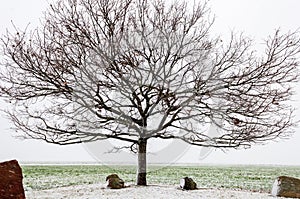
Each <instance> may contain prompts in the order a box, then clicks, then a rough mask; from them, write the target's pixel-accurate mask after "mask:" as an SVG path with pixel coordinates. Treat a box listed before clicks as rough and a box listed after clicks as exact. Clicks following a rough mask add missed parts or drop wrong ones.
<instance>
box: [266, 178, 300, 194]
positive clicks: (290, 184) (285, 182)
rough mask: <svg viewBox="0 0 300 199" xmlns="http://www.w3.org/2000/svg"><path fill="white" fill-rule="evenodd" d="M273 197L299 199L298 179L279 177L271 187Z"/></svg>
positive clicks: (299, 180) (299, 187)
mask: <svg viewBox="0 0 300 199" xmlns="http://www.w3.org/2000/svg"><path fill="white" fill-rule="evenodd" d="M271 194H272V195H273V196H279V197H288V198H300V179H298V178H293V177H289V176H279V177H278V178H277V179H276V180H275V182H274V184H273V187H272V191H271Z"/></svg>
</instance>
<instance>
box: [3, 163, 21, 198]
mask: <svg viewBox="0 0 300 199" xmlns="http://www.w3.org/2000/svg"><path fill="white" fill-rule="evenodd" d="M22 180H23V175H22V169H21V167H20V165H19V163H18V161H17V160H11V161H7V162H2V163H0V198H1V199H25V193H24V188H23V183H22Z"/></svg>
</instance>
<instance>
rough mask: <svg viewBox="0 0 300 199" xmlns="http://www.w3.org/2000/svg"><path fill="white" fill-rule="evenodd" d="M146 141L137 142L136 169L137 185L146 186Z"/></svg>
mask: <svg viewBox="0 0 300 199" xmlns="http://www.w3.org/2000/svg"><path fill="white" fill-rule="evenodd" d="M146 152H147V140H146V139H143V138H141V139H139V142H138V168H137V185H144V186H146V185H147V180H146V174H147V173H146V172H147V157H146Z"/></svg>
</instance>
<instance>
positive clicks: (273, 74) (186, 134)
mask: <svg viewBox="0 0 300 199" xmlns="http://www.w3.org/2000/svg"><path fill="white" fill-rule="evenodd" d="M212 24H213V20H209V9H208V8H207V3H206V2H202V3H201V2H200V3H194V4H191V3H187V2H184V1H182V2H176V3H170V4H167V3H165V2H164V1H161V0H101V1H100V0H68V1H63V0H60V1H58V3H56V4H55V5H51V6H50V8H49V10H48V11H47V12H46V13H45V16H44V19H43V22H42V23H41V26H40V27H39V28H38V29H36V30H34V31H31V32H30V31H21V30H18V29H17V28H16V31H17V33H14V32H8V33H7V34H6V35H5V36H4V37H3V38H2V47H3V51H2V54H3V58H4V60H5V62H4V63H3V64H2V65H1V71H0V79H1V95H2V96H3V97H6V99H7V100H8V101H10V102H11V103H12V104H13V106H12V109H11V110H9V111H7V114H8V116H9V118H10V119H11V121H12V122H13V123H14V126H15V128H16V130H17V132H19V135H22V136H23V137H25V138H32V139H39V140H44V141H46V142H49V143H54V144H59V145H67V144H76V143H83V142H93V141H96V140H103V139H109V138H113V139H117V140H121V141H126V142H129V143H131V144H130V145H128V147H129V148H131V150H133V151H134V150H135V149H136V150H137V152H138V171H137V184H138V185H146V184H147V183H146V153H147V141H148V140H149V139H151V138H161V139H180V140H183V141H185V142H187V143H189V144H191V145H197V146H205V147H218V148H229V147H231V148H239V147H248V146H251V145H252V144H255V143H260V142H265V141H268V140H273V139H276V138H278V137H282V136H283V137H284V136H287V135H289V134H290V133H291V132H292V131H293V128H292V127H293V126H294V125H295V121H294V120H293V109H292V107H291V106H290V105H289V101H288V100H289V99H290V97H291V96H292V94H293V92H292V85H293V82H296V81H297V80H298V75H299V73H298V69H297V68H298V65H299V60H298V55H299V52H300V40H299V35H298V33H297V32H289V33H287V34H281V33H280V31H276V33H275V34H274V36H270V37H269V38H268V39H267V40H266V41H265V44H266V48H265V51H264V53H263V54H257V53H256V52H255V49H254V48H253V46H254V45H253V42H252V41H251V40H250V39H248V38H247V37H245V36H243V35H242V34H240V35H238V34H232V37H231V40H230V41H229V43H225V42H223V41H222V40H221V39H220V38H212V37H211V36H210V34H209V33H210V29H211V26H212ZM216 101H217V102H218V103H216ZM154 118H155V119H156V120H157V118H159V120H158V121H159V122H158V123H157V124H155V125H153V124H152V125H148V124H150V122H151V121H152V120H153V119H154ZM210 123H214V124H215V125H217V126H218V127H219V132H218V136H215V137H209V136H208V135H207V134H206V133H205V131H207V128H205V127H206V126H207V124H210Z"/></svg>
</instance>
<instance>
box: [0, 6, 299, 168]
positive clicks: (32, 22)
mask: <svg viewBox="0 0 300 199" xmlns="http://www.w3.org/2000/svg"><path fill="white" fill-rule="evenodd" d="M51 2H52V1H50V0H27V1H24V0H10V1H2V2H1V3H0V35H1V37H2V36H3V34H5V33H6V30H7V29H8V30H10V31H13V30H14V26H15V27H18V28H20V29H21V30H24V29H25V28H26V27H27V29H28V30H32V29H34V28H35V27H36V26H38V25H39V23H40V21H39V20H40V18H42V17H43V12H44V11H45V10H46V9H47V7H48V5H49V4H50V3H51ZM209 7H211V17H214V16H215V23H214V26H213V28H212V33H211V34H212V36H213V35H221V36H224V37H225V38H226V37H227V36H229V35H230V33H231V31H242V32H244V33H245V35H248V36H250V37H251V38H253V39H254V40H255V41H256V42H257V45H258V50H261V48H260V44H262V43H263V39H264V38H266V37H267V36H268V35H272V34H274V32H275V29H277V28H279V27H280V28H281V30H282V31H283V32H286V31H288V30H291V31H295V30H297V29H298V30H299V31H300V29H299V28H300V21H299V19H300V12H299V9H300V1H299V0H284V1H283V0H275V1H274V0H263V1H261V0H210V1H209ZM12 22H13V23H12ZM0 60H1V57H0ZM299 90H300V84H299V83H298V84H297V85H295V91H297V93H296V95H295V97H294V99H293V101H291V103H292V104H293V105H294V106H295V108H298V110H296V112H295V113H296V118H297V120H300V103H299V99H300V91H299ZM5 105H6V104H5V103H4V102H3V101H1V100H0V109H5ZM11 127H12V124H11V123H9V121H8V120H7V119H6V118H5V116H4V115H3V114H2V113H1V115H0V162H2V161H5V160H9V159H17V160H19V161H20V162H45V161H46V162H94V161H96V160H95V159H94V158H93V157H92V155H91V154H89V153H88V151H87V150H86V147H85V146H84V145H69V146H56V145H53V144H47V143H45V142H42V141H36V140H19V139H16V138H14V137H13V136H14V134H13V131H12V130H11V129H10V128H11ZM201 150H202V149H201V148H200V147H191V148H190V150H189V151H188V152H187V153H186V154H185V156H183V157H182V158H181V159H180V160H178V163H199V164H276V165H300V127H298V129H297V130H296V132H295V134H294V135H293V136H291V137H290V138H289V139H288V140H278V141H276V142H268V143H266V144H265V145H256V146H253V147H252V148H251V149H247V150H244V149H240V150H234V149H230V150H226V151H221V150H220V149H213V150H212V152H211V153H210V154H209V155H208V156H207V157H206V158H204V159H203V158H199V154H200V151H201Z"/></svg>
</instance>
